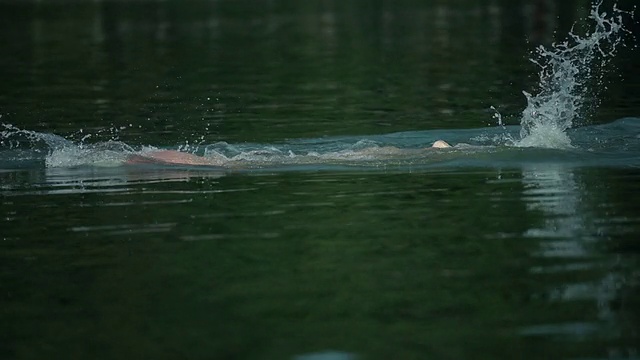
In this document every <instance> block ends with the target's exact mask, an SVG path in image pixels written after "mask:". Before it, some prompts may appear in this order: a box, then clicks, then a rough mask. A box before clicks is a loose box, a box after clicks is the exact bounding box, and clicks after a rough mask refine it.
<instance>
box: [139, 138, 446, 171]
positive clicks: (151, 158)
mask: <svg viewBox="0 0 640 360" xmlns="http://www.w3.org/2000/svg"><path fill="white" fill-rule="evenodd" d="M450 147H451V145H449V143H447V142H446V141H444V140H438V141H436V142H434V143H433V145H431V146H430V147H428V148H425V149H445V148H450ZM387 149H388V150H389V152H396V151H397V152H400V151H401V150H400V149H398V148H395V147H387ZM362 152H363V154H364V153H368V152H369V151H367V149H365V150H362ZM127 164H166V165H168V164H171V165H190V166H223V164H222V163H220V162H219V161H218V160H215V159H211V158H207V157H204V156H198V155H194V154H189V153H185V152H181V151H175V150H157V151H152V152H148V153H145V154H142V155H131V156H129V158H128V159H127Z"/></svg>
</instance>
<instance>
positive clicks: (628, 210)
mask: <svg viewBox="0 0 640 360" xmlns="http://www.w3.org/2000/svg"><path fill="white" fill-rule="evenodd" d="M633 3H634V2H633V1H630V0H629V1H620V2H619V7H621V8H627V9H628V8H631V7H632V5H633ZM606 6H610V3H607V4H605V7H606ZM588 9H589V2H588V1H555V2H554V1H506V0H505V1H462V0H460V1H455V2H452V1H411V0H406V1H286V0H278V1H266V0H265V1H246V0H244V1H243V0H241V1H189V2H183V1H92V2H84V1H82V2H81V1H39V2H38V1H0V52H1V54H2V56H0V114H2V118H1V119H0V122H3V123H10V124H13V125H15V126H18V127H20V128H24V129H29V130H35V131H40V132H48V133H57V134H60V135H63V136H66V137H69V138H72V139H80V138H82V137H84V136H86V135H87V134H90V135H91V138H89V139H88V141H92V140H95V141H98V140H106V139H110V138H112V137H118V138H120V139H121V140H123V141H125V142H126V143H128V144H131V145H147V144H151V145H157V146H176V145H178V144H184V143H185V142H187V141H188V142H190V143H193V142H195V141H203V142H205V143H212V142H215V141H226V142H229V143H238V142H264V143H269V142H280V141H283V140H286V139H292V138H318V137H322V136H327V135H365V134H385V133H390V132H395V131H408V130H432V129H462V128H480V127H485V126H487V125H491V126H493V125H495V120H494V119H492V115H493V112H492V111H490V110H489V108H490V106H495V107H497V108H498V109H499V110H500V111H501V112H502V113H503V115H505V116H506V117H507V122H508V123H510V124H517V123H518V115H519V113H520V112H521V111H522V109H523V108H524V105H525V103H524V101H525V100H524V96H522V94H521V91H522V90H532V89H535V83H536V81H537V79H536V74H535V72H536V68H535V67H534V66H533V65H532V64H530V63H529V62H528V61H527V58H528V57H529V55H530V52H531V50H532V49H533V48H534V46H536V45H538V44H550V43H551V42H553V41H554V40H561V39H563V38H564V37H565V34H567V32H568V31H569V30H570V29H571V26H572V24H573V23H574V22H577V24H578V25H577V27H576V28H577V29H580V28H581V25H582V24H585V23H586V22H585V21H584V20H581V19H582V18H584V17H585V16H586V15H587V14H588ZM636 20H637V15H636ZM629 23H630V24H629V25H630V28H631V29H633V31H635V32H636V34H637V33H638V25H637V21H636V22H635V23H633V22H632V21H629ZM626 43H627V45H628V47H626V48H622V49H620V51H619V53H618V56H617V57H616V58H615V59H613V60H612V63H611V64H610V68H611V69H612V70H613V71H611V72H608V73H606V74H605V79H606V83H607V88H606V89H605V88H604V86H598V87H596V89H600V92H594V93H592V94H590V96H591V97H592V98H593V99H594V100H596V99H599V100H600V101H601V102H602V104H601V106H600V108H598V109H597V110H596V111H593V112H591V113H589V114H585V116H584V118H583V119H580V122H581V124H588V123H608V122H612V121H614V120H616V119H619V118H622V117H638V116H640V102H639V101H638V94H640V92H639V91H638V90H639V89H638V87H639V85H640V73H639V72H638V71H637V70H636V68H637V65H638V59H639V55H638V52H637V50H635V51H634V49H633V46H634V45H635V44H637V40H636V39H634V38H632V37H628V38H627V39H626ZM629 136H631V137H633V136H636V134H629ZM629 141H631V140H629ZM522 154H523V155H522V156H523V159H524V160H523V161H522V162H516V163H511V165H509V166H501V165H499V164H495V165H494V166H487V167H483V166H480V167H478V166H474V167H465V166H461V167H450V168H447V167H445V168H440V169H437V170H432V171H425V170H419V171H415V170H414V169H412V168H411V167H408V168H407V167H401V168H393V167H391V168H389V169H385V168H382V169H378V170H377V171H357V170H353V171H328V170H327V171H313V170H309V169H307V170H305V171H275V170H273V171H263V172H256V173H249V174H247V173H227V172H216V171H203V170H201V171H197V170H195V169H168V168H132V167H118V168H112V169H97V168H74V169H64V168H62V169H56V168H48V169H47V168H44V166H43V164H42V163H41V162H39V161H33V162H27V163H24V164H23V165H20V166H17V167H11V168H9V167H7V168H2V169H0V181H1V182H0V184H1V188H0V194H2V205H1V207H0V358H6V359H41V358H167V359H175V358H189V359H192V358H201V359H244V358H247V359H287V358H293V357H294V356H299V355H302V354H309V353H314V352H322V351H328V350H334V351H339V352H343V355H344V354H353V355H354V356H359V357H361V358H365V359H390V358H397V359H424V358H435V359H467V358H487V359H496V358H523V359H539V358H556V359H560V358H562V359H565V358H566V359H575V358H609V359H613V358H615V359H619V358H625V359H626V358H637V357H638V346H637V344H638V343H639V334H638V328H639V325H640V318H639V317H638V310H637V309H638V308H640V307H639V299H640V297H639V291H638V289H639V288H638V285H639V282H640V275H639V274H640V271H639V267H638V249H639V247H638V242H637V238H638V235H639V234H640V211H639V210H638V207H637V205H636V201H635V198H636V197H637V195H636V194H638V191H640V189H639V188H638V184H640V182H639V180H640V176H639V175H640V173H639V172H638V171H637V168H636V167H635V166H636V165H637V164H635V165H634V164H633V163H629V164H627V165H626V166H625V165H624V164H623V165H616V166H606V165H602V164H600V165H599V166H592V167H581V166H580V165H579V164H578V165H576V164H573V165H572V164H571V163H566V162H563V163H555V162H554V161H552V160H549V158H545V159H546V160H545V161H544V162H539V161H536V160H535V159H534V158H527V157H526V156H527V155H526V153H525V152H523V153H522ZM487 156H488V157H489V156H491V154H487ZM527 159H528V160H527ZM514 164H515V165H514Z"/></svg>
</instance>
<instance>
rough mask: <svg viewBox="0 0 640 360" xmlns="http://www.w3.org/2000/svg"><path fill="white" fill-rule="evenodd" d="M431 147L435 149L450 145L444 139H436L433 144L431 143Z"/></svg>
mask: <svg viewBox="0 0 640 360" xmlns="http://www.w3.org/2000/svg"><path fill="white" fill-rule="evenodd" d="M431 147H433V148H437V149H444V148H450V147H451V145H449V143H448V142H446V141H444V140H438V141H436V142H434V143H433V145H431Z"/></svg>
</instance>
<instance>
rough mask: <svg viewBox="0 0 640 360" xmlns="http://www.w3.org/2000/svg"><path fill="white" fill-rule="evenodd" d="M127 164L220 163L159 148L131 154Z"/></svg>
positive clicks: (213, 164) (208, 164) (209, 164)
mask: <svg viewBox="0 0 640 360" xmlns="http://www.w3.org/2000/svg"><path fill="white" fill-rule="evenodd" d="M127 164H174V165H207V166H216V165H219V164H217V163H215V162H213V161H211V160H210V159H208V158H206V157H204V156H198V155H193V154H189V153H185V152H181V151H175V150H158V151H152V152H148V153H144V154H136V155H130V156H129V158H128V159H127Z"/></svg>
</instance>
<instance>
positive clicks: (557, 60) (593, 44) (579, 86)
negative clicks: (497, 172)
mask: <svg viewBox="0 0 640 360" xmlns="http://www.w3.org/2000/svg"><path fill="white" fill-rule="evenodd" d="M601 5H602V0H600V1H599V2H597V3H595V4H594V5H593V6H592V8H591V13H590V15H589V19H591V20H592V21H593V22H594V23H595V27H594V28H593V29H592V30H590V31H589V32H587V33H586V34H585V35H584V36H579V35H576V34H575V33H574V32H573V30H572V31H571V32H570V33H569V38H568V39H567V40H565V41H564V42H562V43H554V44H552V46H551V48H550V49H547V48H545V47H543V46H540V47H538V48H537V49H536V52H535V56H534V57H533V58H532V59H530V60H531V61H532V62H533V63H535V64H536V65H537V66H538V67H539V68H540V71H539V73H538V75H539V78H540V80H539V85H538V86H539V89H538V91H537V94H535V95H532V94H530V93H528V92H526V91H523V93H524V95H525V96H526V98H527V107H526V109H525V110H524V111H523V113H522V119H521V122H520V124H521V125H522V128H521V130H520V137H521V140H519V141H517V142H516V143H515V145H516V146H523V147H527V146H535V147H548V148H566V147H571V140H570V139H569V137H568V136H567V134H566V133H565V130H567V129H568V128H570V127H572V126H574V125H576V121H577V120H578V119H580V118H581V117H584V116H585V115H586V114H585V113H586V110H587V106H586V105H587V104H588V105H589V106H594V107H595V106H597V102H598V100H597V98H596V97H595V96H593V95H594V93H593V92H592V91H593V90H591V89H590V88H589V85H590V84H591V83H592V82H593V81H594V80H595V81H597V82H601V81H602V73H601V71H600V70H601V69H602V68H603V67H604V66H605V65H607V63H608V62H609V61H610V60H611V58H612V57H613V56H614V55H615V52H616V49H617V46H618V45H620V44H621V42H622V38H623V37H622V35H623V33H625V32H627V33H628V32H629V31H628V30H626V29H625V28H624V27H623V16H624V15H625V14H630V13H629V12H626V11H622V10H620V9H618V8H617V7H616V6H615V5H614V7H613V11H612V14H611V15H608V14H607V13H606V12H601V11H600V6H601ZM590 96H593V97H594V99H589V97H590Z"/></svg>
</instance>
